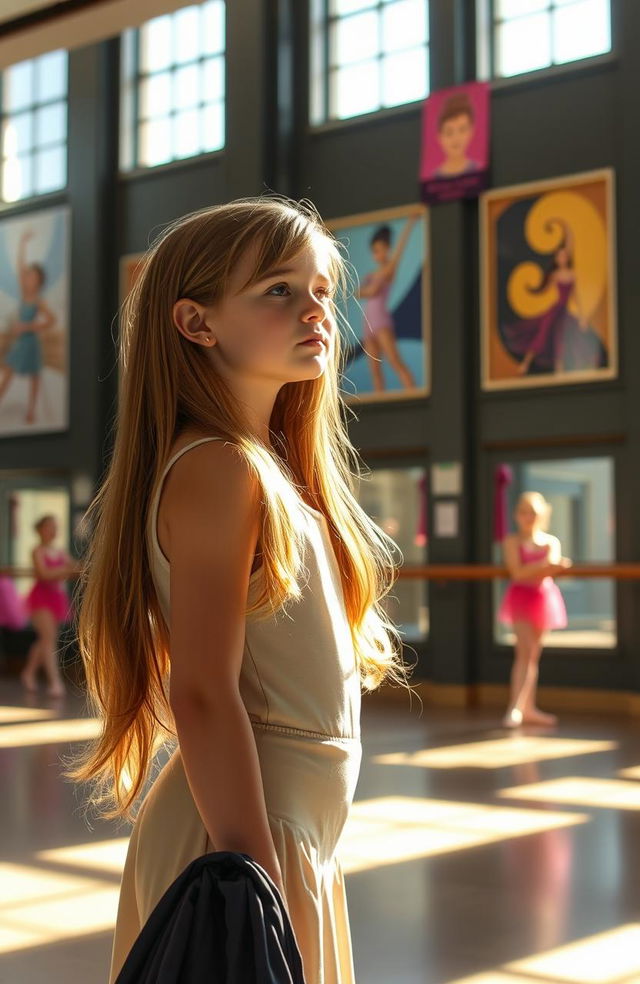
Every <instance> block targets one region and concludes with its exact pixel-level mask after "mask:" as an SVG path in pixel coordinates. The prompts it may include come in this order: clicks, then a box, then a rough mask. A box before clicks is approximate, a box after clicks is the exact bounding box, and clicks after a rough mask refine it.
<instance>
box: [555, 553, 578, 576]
mask: <svg viewBox="0 0 640 984" xmlns="http://www.w3.org/2000/svg"><path fill="white" fill-rule="evenodd" d="M551 567H552V569H553V572H554V575H555V574H562V572H563V571H566V570H568V569H569V568H570V567H573V561H572V560H569V558H568V557H561V558H560V560H559V561H558V563H557V564H551Z"/></svg>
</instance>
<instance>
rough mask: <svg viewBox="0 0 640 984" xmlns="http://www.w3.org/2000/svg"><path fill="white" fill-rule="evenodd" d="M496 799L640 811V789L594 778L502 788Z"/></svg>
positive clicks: (560, 780)
mask: <svg viewBox="0 0 640 984" xmlns="http://www.w3.org/2000/svg"><path fill="white" fill-rule="evenodd" d="M496 796H501V797H505V798H507V799H521V800H538V801H540V802H544V803H566V804H572V805H574V804H575V805H576V806H590V807H593V806H598V807H602V808H604V809H608V810H640V786H638V784H637V783H634V782H624V781H623V780H621V779H590V778H588V777H585V776H568V777H567V778H566V779H550V780H549V781H548V782H538V783H532V784H531V785H530V786H513V787H512V788H510V789H501V790H498V791H497V792H496Z"/></svg>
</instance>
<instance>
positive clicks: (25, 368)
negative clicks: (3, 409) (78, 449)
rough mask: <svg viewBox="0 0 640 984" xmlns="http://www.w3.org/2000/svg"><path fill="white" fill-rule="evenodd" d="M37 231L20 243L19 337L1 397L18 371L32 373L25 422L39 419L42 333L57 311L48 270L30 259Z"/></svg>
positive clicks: (9, 355) (7, 363)
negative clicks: (47, 288)
mask: <svg viewBox="0 0 640 984" xmlns="http://www.w3.org/2000/svg"><path fill="white" fill-rule="evenodd" d="M32 236H33V233H32V232H31V231H29V230H27V231H26V232H24V233H23V235H22V237H21V239H20V245H19V247H18V277H19V281H20V295H21V300H20V307H19V310H18V320H17V322H16V324H15V325H14V329H15V330H16V331H17V332H18V337H17V338H16V340H15V342H14V343H13V345H12V346H11V348H10V349H9V351H8V352H7V354H6V355H5V357H4V362H5V365H4V377H3V379H2V382H1V383H0V400H1V399H2V397H3V396H4V394H5V392H6V391H7V389H8V387H9V384H10V382H11V380H12V379H13V377H14V375H15V373H17V374H18V375H20V376H29V377H30V379H31V387H30V391H29V405H28V407H27V414H26V417H25V423H27V424H33V423H34V422H35V419H36V401H37V399H38V393H39V391H40V381H41V376H42V344H41V342H40V335H41V333H42V332H43V331H46V329H47V328H51V327H52V325H54V324H55V321H56V319H55V315H54V314H53V312H52V311H51V309H50V308H49V306H48V305H47V304H45V302H44V301H43V299H42V288H43V287H44V284H45V279H46V278H45V272H44V269H43V267H41V266H40V264H39V263H27V261H26V249H27V243H28V241H29V240H30V239H31V238H32Z"/></svg>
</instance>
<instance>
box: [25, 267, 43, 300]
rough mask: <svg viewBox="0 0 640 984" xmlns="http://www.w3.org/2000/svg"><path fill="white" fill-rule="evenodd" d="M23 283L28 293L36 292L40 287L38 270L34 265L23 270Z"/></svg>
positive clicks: (40, 280)
mask: <svg viewBox="0 0 640 984" xmlns="http://www.w3.org/2000/svg"><path fill="white" fill-rule="evenodd" d="M24 285H25V288H26V290H27V291H28V292H29V294H37V293H38V292H39V290H40V288H41V287H42V278H41V276H40V271H39V270H36V269H35V268H34V267H28V268H27V269H26V270H25V272H24Z"/></svg>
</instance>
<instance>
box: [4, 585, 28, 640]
mask: <svg viewBox="0 0 640 984" xmlns="http://www.w3.org/2000/svg"><path fill="white" fill-rule="evenodd" d="M27 621H28V616H27V613H26V610H25V607H24V602H23V600H22V598H21V597H20V595H19V594H18V592H17V590H16V586H15V584H14V583H13V581H12V580H11V578H10V577H0V626H2V627H4V628H6V629H14V630H17V629H24V627H25V625H26V624H27Z"/></svg>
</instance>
